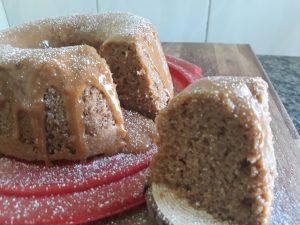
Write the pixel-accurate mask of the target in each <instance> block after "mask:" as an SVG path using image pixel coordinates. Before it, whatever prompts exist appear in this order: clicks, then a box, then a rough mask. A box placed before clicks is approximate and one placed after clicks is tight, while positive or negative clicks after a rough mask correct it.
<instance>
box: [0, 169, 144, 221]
mask: <svg viewBox="0 0 300 225" xmlns="http://www.w3.org/2000/svg"><path fill="white" fill-rule="evenodd" d="M144 180H145V171H141V172H138V173H136V174H135V175H133V176H129V177H126V178H123V179H122V180H120V181H117V182H114V183H110V184H108V185H104V186H100V187H96V188H91V189H88V190H86V191H83V192H77V193H69V194H64V195H51V196H44V197H33V196H31V197H13V196H5V195H1V196H0V208H1V213H0V223H1V224H78V223H83V222H88V221H91V220H96V219H101V218H104V217H107V216H110V215H113V214H116V213H119V212H122V211H124V210H125V209H129V208H132V207H135V206H137V205H140V204H141V203H142V202H143V201H144V197H143V190H144Z"/></svg>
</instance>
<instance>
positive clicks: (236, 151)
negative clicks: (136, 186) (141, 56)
mask: <svg viewBox="0 0 300 225" xmlns="http://www.w3.org/2000/svg"><path fill="white" fill-rule="evenodd" d="M156 125H157V130H158V133H159V138H158V141H157V144H158V147H159V149H160V150H159V152H158V153H157V154H156V155H155V157H154V159H153V161H152V162H151V164H150V178H149V180H150V182H153V183H152V184H153V185H156V187H157V185H160V184H161V185H162V186H167V187H168V188H169V189H170V190H173V191H174V193H175V194H176V196H178V197H180V198H184V199H187V201H188V202H189V203H190V205H191V206H192V207H193V208H194V209H196V210H204V211H206V212H208V213H209V214H211V215H212V216H213V217H214V218H215V219H217V220H219V221H227V222H229V223H234V224H268V221H269V215H270V209H271V203H272V198H273V187H274V177H275V176H276V163H275V157H274V149H273V143H272V133H271V129H270V115H269V110H268V93H267V84H266V82H264V81H263V80H262V79H261V78H246V77H245V78H243V77H221V76H220V77H210V78H204V79H201V80H199V81H197V82H195V83H193V84H191V85H190V86H189V87H187V88H186V89H185V90H184V91H183V92H181V93H180V94H179V95H177V96H176V97H175V98H174V99H172V100H171V102H170V104H169V105H168V107H167V108H165V109H164V110H162V111H161V112H160V114H159V116H158V117H157V118H156ZM153 185H152V187H153ZM156 189H157V188H156ZM152 191H153V188H152ZM158 207H159V206H158ZM150 208H151V206H150ZM207 222H208V223H207V224H211V223H209V221H207Z"/></svg>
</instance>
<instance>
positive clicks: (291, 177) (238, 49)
mask: <svg viewBox="0 0 300 225" xmlns="http://www.w3.org/2000/svg"><path fill="white" fill-rule="evenodd" d="M163 48H164V51H165V53H166V54H170V55H173V56H176V57H180V58H183V59H185V60H188V61H190V62H192V63H194V64H196V65H198V66H200V67H202V69H203V72H204V75H205V76H215V75H228V76H229V75H235V76H260V77H262V78H263V79H264V80H265V81H266V82H267V83H268V84H269V93H270V102H269V104H270V112H271V117H272V122H271V127H272V131H273V134H274V147H275V156H276V160H277V170H278V173H279V176H278V178H277V180H276V183H275V199H274V203H273V212H272V216H271V225H281V224H284V225H299V224H300V137H299V134H298V132H297V130H296V129H295V127H294V125H293V123H292V121H291V119H290V117H289V115H288V114H287V112H286V110H285V108H284V106H283V104H282V102H281V101H280V98H279V96H278V94H277V93H276V91H275V89H274V87H273V85H272V83H271V81H270V79H269V78H268V75H267V74H266V72H265V71H264V69H263V67H262V66H261V64H260V62H259V61H258V59H257V58H256V56H255V54H254V53H253V51H252V49H251V48H250V46H249V45H235V44H232V45H227V44H195V43H165V44H163ZM128 216H130V219H131V221H130V222H126V219H127V220H128ZM126 217H127V218H126ZM93 224H97V225H104V224H128V225H129V224H130V225H140V224H141V225H148V224H149V225H150V224H154V223H152V222H151V221H150V220H149V219H148V217H147V212H146V208H145V206H142V208H140V209H138V210H133V211H131V212H130V213H129V214H125V216H124V215H122V216H119V217H118V218H114V219H112V220H106V221H104V222H95V223H93ZM188 224H189V223H188V221H186V223H185V225H188Z"/></svg>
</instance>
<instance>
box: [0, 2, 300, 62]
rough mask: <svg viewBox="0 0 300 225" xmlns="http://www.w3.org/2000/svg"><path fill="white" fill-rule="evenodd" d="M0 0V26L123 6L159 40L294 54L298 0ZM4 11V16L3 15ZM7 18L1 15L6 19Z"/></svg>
mask: <svg viewBox="0 0 300 225" xmlns="http://www.w3.org/2000/svg"><path fill="white" fill-rule="evenodd" d="M2 2H3V6H4V9H5V10H4V9H3V7H2V5H1V0H0V29H4V28H6V27H7V26H8V24H9V25H10V26H15V25H18V24H21V23H23V22H26V21H29V20H36V19H41V18H46V17H50V16H59V15H69V14H76V13H90V12H107V11H114V12H115V11H123V12H124V11H126V12H127V11H129V12H132V13H135V14H138V15H141V16H143V17H146V18H148V19H150V20H151V21H152V23H153V24H154V25H155V27H156V28H157V30H158V32H159V35H160V38H161V40H162V41H174V42H204V41H208V42H223V43H250V44H251V45H252V47H253V48H254V51H255V52H256V53H257V54H269V55H294V56H300V1H299V0H251V1H249V0H230V1H228V0H185V1H182V0H2ZM5 12H6V16H5ZM6 17H7V20H6Z"/></svg>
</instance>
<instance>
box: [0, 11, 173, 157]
mask: <svg viewBox="0 0 300 225" xmlns="http://www.w3.org/2000/svg"><path fill="white" fill-rule="evenodd" d="M85 44H87V45H85ZM64 46H70V47H64ZM99 54H100V55H101V56H102V57H104V58H105V59H106V60H104V59H102V58H100V55H99ZM106 61H107V62H108V65H109V66H110V69H111V70H112V72H113V77H112V74H111V72H110V69H109V67H108V65H107V64H106ZM112 78H113V79H114V82H113V80H112ZM114 83H115V84H116V86H117V92H118V96H119V98H118V96H117V93H116V88H115V87H116V86H115V84H114ZM0 84H1V85H0V94H1V99H0V119H1V122H0V146H1V147H0V153H3V154H5V155H9V156H15V157H18V158H22V159H27V160H46V161H48V160H58V159H69V160H70V159H71V160H73V159H74V160H75V159H85V158H87V157H89V156H93V155H97V154H102V153H106V154H111V153H114V152H118V151H120V150H121V149H122V148H123V147H124V145H125V141H126V140H125V139H126V138H125V136H126V131H125V130H124V124H123V123H124V121H123V115H122V112H121V108H120V102H119V99H120V101H121V105H122V106H123V107H125V108H127V109H132V110H135V111H137V112H140V113H142V114H144V115H146V116H148V117H151V118H154V117H155V116H156V114H157V113H158V111H159V110H160V109H162V108H164V107H165V106H166V104H167V102H168V101H169V99H170V98H171V97H172V96H173V86H172V81H171V76H170V73H169V71H168V68H167V64H166V61H165V58H164V55H163V52H162V48H161V46H160V42H159V39H158V36H157V34H156V32H155V30H154V28H153V27H152V25H151V24H150V23H149V22H148V21H146V20H145V19H143V18H140V17H137V16H134V15H131V14H122V13H120V14H99V15H80V16H70V17H59V18H54V19H46V20H40V21H37V22H33V23H27V24H24V25H22V26H19V27H15V28H11V29H9V30H6V31H3V32H0Z"/></svg>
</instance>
